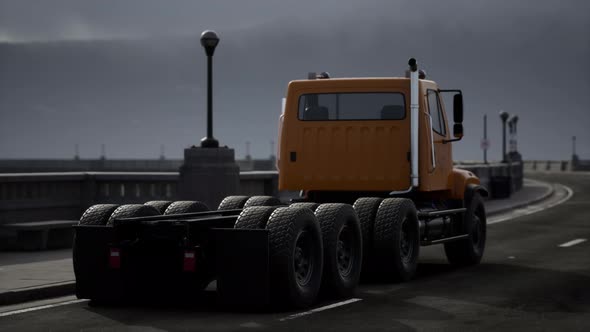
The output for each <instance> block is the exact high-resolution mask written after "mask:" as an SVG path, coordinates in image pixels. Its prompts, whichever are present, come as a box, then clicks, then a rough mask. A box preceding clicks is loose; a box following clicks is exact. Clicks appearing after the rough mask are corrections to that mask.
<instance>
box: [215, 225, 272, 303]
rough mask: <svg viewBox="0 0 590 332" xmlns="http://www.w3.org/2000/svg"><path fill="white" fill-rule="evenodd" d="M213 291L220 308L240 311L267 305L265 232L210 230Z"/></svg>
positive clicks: (266, 232) (266, 241)
mask: <svg viewBox="0 0 590 332" xmlns="http://www.w3.org/2000/svg"><path fill="white" fill-rule="evenodd" d="M212 233H213V236H214V238H215V260H216V261H215V267H216V274H217V292H218V296H219V300H220V302H221V303H222V304H223V305H229V306H237V307H242V308H255V307H264V306H267V305H268V304H269V282H270V280H269V279H270V276H269V250H268V231H267V230H265V229H231V228H216V229H212Z"/></svg>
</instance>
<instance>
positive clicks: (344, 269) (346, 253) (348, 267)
mask: <svg viewBox="0 0 590 332" xmlns="http://www.w3.org/2000/svg"><path fill="white" fill-rule="evenodd" d="M353 241H354V237H353V234H352V232H351V230H350V228H349V227H348V226H347V225H344V227H342V229H341V230H340V233H338V243H337V248H336V261H337V263H338V272H339V273H340V275H341V276H343V277H347V276H348V275H349V274H350V272H351V271H352V266H353V261H354V255H355V252H354V247H353Z"/></svg>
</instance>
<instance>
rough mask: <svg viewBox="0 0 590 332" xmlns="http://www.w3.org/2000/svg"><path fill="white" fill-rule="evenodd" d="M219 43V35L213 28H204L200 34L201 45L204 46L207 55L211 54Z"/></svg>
mask: <svg viewBox="0 0 590 332" xmlns="http://www.w3.org/2000/svg"><path fill="white" fill-rule="evenodd" d="M217 44H219V37H218V36H217V33H215V31H213V30H205V31H203V33H202V34H201V45H202V46H203V47H204V48H205V53H207V56H213V53H214V52H215V47H217Z"/></svg>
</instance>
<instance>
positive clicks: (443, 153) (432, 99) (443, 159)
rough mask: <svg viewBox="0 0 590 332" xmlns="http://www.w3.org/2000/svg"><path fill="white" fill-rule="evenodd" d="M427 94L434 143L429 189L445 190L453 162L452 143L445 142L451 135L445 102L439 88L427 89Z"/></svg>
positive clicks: (429, 170)
mask: <svg viewBox="0 0 590 332" xmlns="http://www.w3.org/2000/svg"><path fill="white" fill-rule="evenodd" d="M426 96H427V98H426V102H427V105H426V106H427V108H428V114H429V115H430V119H429V122H431V125H430V132H429V136H430V137H431V142H432V143H433V144H432V145H431V147H432V146H433V147H434V148H431V151H430V152H431V153H430V154H431V158H429V159H431V160H434V162H433V163H431V165H430V166H429V167H428V173H429V174H428V178H429V183H430V188H429V189H430V190H444V189H446V187H447V180H448V175H449V173H450V171H451V169H452V164H453V161H452V157H451V144H449V143H445V140H446V139H448V137H449V130H448V126H447V119H446V117H445V110H444V103H443V102H442V99H441V96H440V94H439V92H438V89H434V88H433V89H430V88H429V89H427V90H426ZM429 145H430V144H429ZM432 154H434V156H432ZM432 158H433V159H432Z"/></svg>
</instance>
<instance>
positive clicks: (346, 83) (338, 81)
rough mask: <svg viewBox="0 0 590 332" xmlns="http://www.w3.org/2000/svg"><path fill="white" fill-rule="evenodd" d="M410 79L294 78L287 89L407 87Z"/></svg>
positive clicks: (432, 82)
mask: <svg viewBox="0 0 590 332" xmlns="http://www.w3.org/2000/svg"><path fill="white" fill-rule="evenodd" d="M420 82H424V83H429V84H436V83H435V82H434V81H431V80H420ZM409 86H410V79H409V78H406V77H343V78H322V79H307V80H294V81H291V82H289V89H296V90H297V89H301V88H304V89H309V88H312V89H313V88H316V87H317V88H363V87H371V88H392V87H394V88H395V87H399V88H409Z"/></svg>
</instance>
